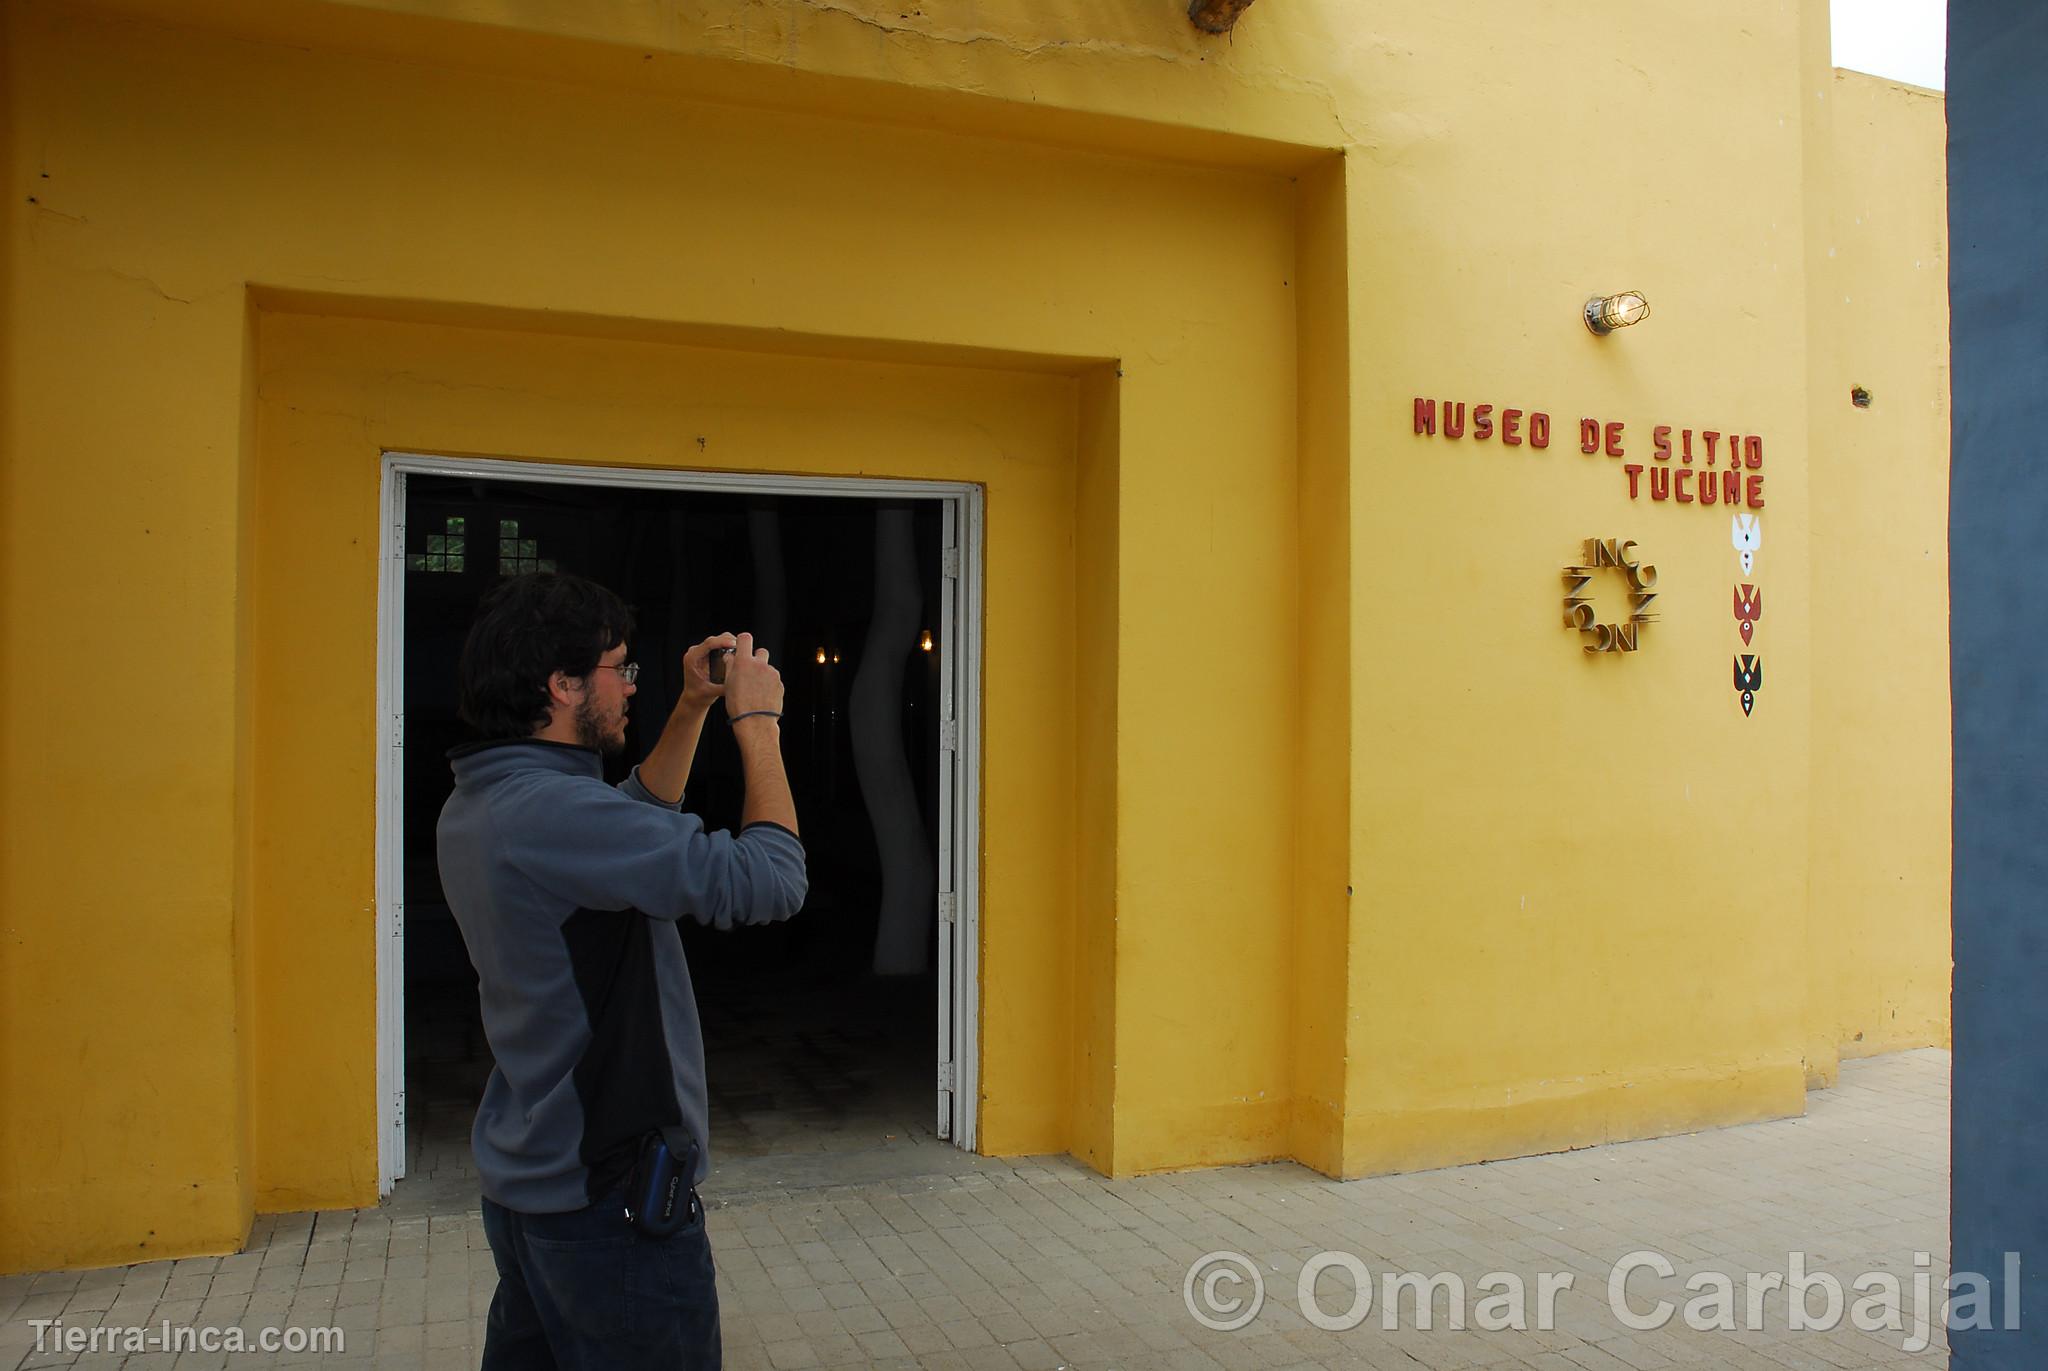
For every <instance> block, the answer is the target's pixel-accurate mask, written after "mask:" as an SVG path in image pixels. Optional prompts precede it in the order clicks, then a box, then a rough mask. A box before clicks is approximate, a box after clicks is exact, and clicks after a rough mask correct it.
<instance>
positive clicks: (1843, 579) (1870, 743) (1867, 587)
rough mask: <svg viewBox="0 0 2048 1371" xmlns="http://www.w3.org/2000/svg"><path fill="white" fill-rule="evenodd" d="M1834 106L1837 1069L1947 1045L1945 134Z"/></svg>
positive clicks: (1908, 106)
mask: <svg viewBox="0 0 2048 1371" xmlns="http://www.w3.org/2000/svg"><path fill="white" fill-rule="evenodd" d="M1830 97H1831V98H1830V100H1829V102H1828V103H1829V105H1830V107H1831V110H1832V121H1831V125H1832V143H1831V158H1830V162H1831V179H1830V180H1828V181H1827V182H1824V183H1822V184H1821V185H1820V186H1817V187H1816V192H1817V194H1821V193H1824V194H1825V212H1826V213H1827V215H1828V216H1829V219H1830V223H1829V225H1828V231H1827V236H1826V239H1825V248H1824V250H1823V251H1822V253H1821V254H1820V256H1819V260H1818V261H1817V262H1816V263H1815V267H1814V281H1813V290H1814V292H1815V294H1816V296H1817V298H1818V302H1819V304H1820V306H1821V308H1819V309H1817V310H1816V318H1817V319H1819V320H1822V321H1824V322H1823V325H1822V326H1821V327H1819V328H1817V329H1816V337H1815V348H1816V352H1817V354H1818V357H1817V361H1818V365H1817V367H1816V369H1815V370H1816V383H1815V394H1814V395H1813V396H1812V403H1813V416H1814V432H1815V435H1816V443H1815V450H1814V454H1813V493H1814V512H1813V588H1814V614H1813V658H1814V673H1815V674H1814V702H1813V719H1814V722H1813V835H1814V839H1813V918H1814V925H1815V930H1816V933H1817V934H1818V935H1819V936H1818V937H1817V938H1816V941H1815V944H1814V949H1813V950H1814V956H1815V960H1816V968H1815V969H1816V973H1817V975H1818V976H1819V977H1820V978H1821V979H1820V983H1821V984H1823V985H1825V986H1827V987H1829V991H1830V993H1829V994H1828V996H1826V997H1825V998H1821V999H1820V1000H1819V1004H1818V1005H1817V1008H1819V1009H1820V1010H1821V1011H1822V1012H1823V1014H1824V1016H1825V1018H1824V1020H1823V1022H1822V1023H1821V1024H1819V1025H1818V1027H1819V1028H1820V1030H1821V1031H1822V1033H1823V1036H1824V1037H1832V1038H1833V1039H1834V1041H1835V1042H1836V1043H1837V1044H1838V1048H1839V1051H1840V1054H1841V1055H1842V1056H1844V1057H1854V1056H1864V1055H1868V1054H1870V1053H1873V1052H1889V1051H1895V1050H1898V1049H1901V1048H1909V1047H1925V1046H1929V1045H1946V1044H1947V1042H1948V1032H1949V918H1948V913H1949V791H1950V787H1949V780H1950V757H1949V729H1948V719H1949V671H1948V667H1949V659H1948V551H1949V549H1948V498H1947V497H1948V475H1949V382H1948V374H1949V373H1948V220H1947V214H1946V205H1947V199H1946V189H1947V181H1946V177H1945V175H1944V170H1943V169H1944V158H1945V147H1944V141H1945V139H1946V136H1947V128H1946V124H1945V121H1944V117H1943V116H1944V105H1943V100H1942V97H1941V96H1940V95H1938V94H1936V93H1934V92H1932V91H1926V90H1921V89H1919V88H1918V87H1913V86H1903V85H1899V84H1897V83H1896V82H1891V81H1886V80H1883V79H1881V78H1879V77H1875V76H1866V75H1864V74H1862V73H1860V72H1849V71H1838V72H1835V73H1834V80H1833V87H1832V90H1831V92H1830ZM1855 386H1861V387H1863V388H1864V389H1866V390H1868V391H1869V392H1870V397H1871V398H1870V406H1869V408H1868V409H1859V408H1857V407H1856V406H1855V405H1854V404H1852V403H1851V399H1850V390H1851V388H1852V387H1855ZM1957 584H1958V585H1959V586H1961V585H1966V584H1969V578H1968V577H1964V578H1962V579H1961V580H1959V581H1958V583H1957ZM1984 593H1986V594H1993V595H1995V594H1998V593H2000V591H1999V590H1998V589H1997V588H1996V587H1995V585H1992V584H1990V583H1989V582H1987V584H1986V587H1985V591H1984ZM1773 608H1775V606H1773ZM1766 613H1767V620H1768V614H1769V611H1766ZM1823 1065H1825V1063H1823ZM1823 1074H1831V1073H1823Z"/></svg>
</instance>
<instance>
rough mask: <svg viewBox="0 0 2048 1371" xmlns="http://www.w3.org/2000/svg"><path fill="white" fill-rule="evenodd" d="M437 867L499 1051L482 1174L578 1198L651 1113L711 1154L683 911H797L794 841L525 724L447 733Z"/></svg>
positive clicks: (725, 920) (801, 882)
mask: <svg viewBox="0 0 2048 1371" xmlns="http://www.w3.org/2000/svg"><path fill="white" fill-rule="evenodd" d="M449 760H450V762H451V763H452V764H453V766H454V768H455V793H454V794H453V795H451V796H449V797H448V803H447V804H446V806H444V807H443V808H442V810H441V824H440V832H439V856H440V865H441V887H442V890H443V891H444V892H445V893H446V894H447V897H448V904H449V907H450V908H451V909H452V910H453V911H454V913H455V920H456V922H457V923H458V924H459V925H460V926H461V928H462V937H463V941H464V942H465V943H467V944H468V946H469V959H470V961H471V963H472V964H473V965H474V966H475V967H476V973H477V981H478V992H479V996H480V998H481V1000H482V1004H483V1020H484V1036H485V1037H486V1038H487V1039H488V1040H489V1041H490V1045H491V1052H492V1054H493V1055H494V1056H495V1057H496V1058H497V1065H496V1067H495V1069H493V1070H492V1072H491V1077H490V1080H489V1082H488V1083H487V1084H486V1085H485V1086H484V1097H483V1103H482V1104H481V1105H480V1106H479V1107H478V1109H477V1114H476V1126H475V1128H474V1129H473V1130H472V1132H471V1142H472V1143H473V1145H474V1146H475V1149H476V1164H477V1171H478V1172H479V1173H480V1174H481V1176H482V1179H483V1191H484V1194H486V1195H488V1196H489V1197H490V1198H492V1199H493V1200H496V1201H497V1202H498V1203H499V1204H502V1205H504V1206H505V1207H506V1208H508V1209H515V1210H519V1211H521V1212H524V1213H530V1214H546V1213H559V1212H562V1211H564V1210H570V1209H580V1208H583V1207H584V1206H586V1205H588V1204H591V1203H592V1202H594V1201H595V1200H597V1199H598V1198H599V1197H601V1196H602V1195H604V1194H605V1193H606V1192H607V1191H608V1190H609V1189H610V1188H611V1187H612V1186H614V1185H615V1184H617V1182H618V1181H619V1180H620V1179H621V1178H622V1177H623V1176H624V1174H625V1172H626V1170H627V1169H628V1167H629V1166H630V1165H631V1163H632V1161H633V1158H634V1155H635V1153H636V1152H637V1150H638V1147H639V1143H640V1140H641V1139H642V1138H644V1137H645V1136H646V1135H647V1134H648V1133H649V1132H650V1131H652V1130H654V1129H660V1130H662V1131H663V1132H664V1133H665V1134H667V1135H668V1138H669V1142H670V1145H671V1147H673V1148H675V1149H676V1150H677V1151H678V1153H680V1152H681V1151H682V1150H683V1148H684V1147H685V1146H686V1144H687V1143H688V1142H689V1141H690V1140H692V1139H694V1140H695V1141H696V1143H697V1152H698V1165H697V1175H696V1179H697V1180H702V1179H703V1177H704V1174H705V1172H706V1171H707V1170H708V1169H709V1167H710V1130H709V1127H708V1124H707V1119H706V1114H707V1103H706V1099H705V1092H704V1037H703V1030H702V1028H701V1027H700V1025H699V1023H698V1019H697V997H696V995H695V993H694V992H693V991H692V990H691V988H690V968H689V965H688V963H687V962H686V961H685V960H684V958H683V947H682V940H681V939H680V938H679V937H678V936H677V934H676V930H675V928H674V927H673V925H674V923H675V922H676V920H678V919H682V918H692V919H696V920H697V921H698V922H700V923H706V924H712V925H715V926H717V927H719V928H729V927H731V926H732V925H733V924H736V923H770V922H773V921H775V920H779V919H786V918H788V917H789V916H790V915H792V914H794V913H796V911H797V910H798V908H800V907H801V906H802V904H803V902H804V895H805V893H806V891H807V890H808V888H809V886H808V882H807V880H806V877H805V873H804V849H803V844H802V843H800V842H798V841H797V838H796V835H795V834H793V833H791V832H789V831H788V830H787V829H785V828H783V827H781V826H780V825H778V824H767V823H756V824H749V825H747V826H746V827H745V828H744V829H742V830H741V831H740V833H739V834H738V835H737V836H735V835H733V834H731V833H726V832H723V831H720V832H716V833H708V832H706V831H705V829H704V824H703V821H702V820H700V819H698V818H697V817H696V816H695V815H693V814H685V813H683V812H682V811H681V809H680V808H679V806H676V805H668V804H664V803H662V802H661V801H660V800H658V799H656V798H655V797H654V795H653V793H652V792H651V791H649V790H648V789H647V787H646V786H644V785H642V784H641V783H640V772H639V770H638V768H635V769H634V771H633V774H632V775H630V776H628V777H627V778H626V779H625V781H623V782H622V783H620V784H619V785H618V786H617V787H616V788H614V787H612V786H608V785H606V784H605V783H604V770H603V763H602V761H601V760H600V759H599V757H598V754H597V753H596V752H594V751H592V750H591V749H589V748H584V747H575V746H570V745H567V744H563V743H551V742H542V741H539V740H537V739H531V738H528V739H518V740H513V741H509V742H500V743H480V744H476V745H473V746H470V747H464V748H457V749H456V750H455V751H453V752H451V753H449Z"/></svg>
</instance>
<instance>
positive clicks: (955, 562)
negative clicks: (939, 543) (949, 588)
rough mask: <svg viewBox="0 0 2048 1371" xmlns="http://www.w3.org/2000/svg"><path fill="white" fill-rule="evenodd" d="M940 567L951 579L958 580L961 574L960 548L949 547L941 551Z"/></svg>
mask: <svg viewBox="0 0 2048 1371" xmlns="http://www.w3.org/2000/svg"><path fill="white" fill-rule="evenodd" d="M939 568H940V570H941V571H942V572H944V574H945V575H946V577H947V578H948V579H949V580H957V579H958V578H959V576H960V549H959V548H957V547H949V548H947V549H946V550H945V551H944V552H941V553H940V554H939Z"/></svg>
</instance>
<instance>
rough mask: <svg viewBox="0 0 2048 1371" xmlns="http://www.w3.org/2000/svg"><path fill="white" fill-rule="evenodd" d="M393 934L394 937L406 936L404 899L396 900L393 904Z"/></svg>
mask: <svg viewBox="0 0 2048 1371" xmlns="http://www.w3.org/2000/svg"><path fill="white" fill-rule="evenodd" d="M391 936H392V937H394V938H403V937H404V936H405V905H404V903H403V902H402V901H401V902H396V903H394V904H393V905H392V906H391Z"/></svg>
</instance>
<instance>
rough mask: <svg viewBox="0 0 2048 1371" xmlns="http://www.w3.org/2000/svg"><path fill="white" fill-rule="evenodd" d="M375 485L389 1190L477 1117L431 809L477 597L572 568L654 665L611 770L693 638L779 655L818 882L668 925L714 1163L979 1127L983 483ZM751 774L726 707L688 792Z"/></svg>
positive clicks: (406, 459) (542, 478) (904, 1141)
mask: <svg viewBox="0 0 2048 1371" xmlns="http://www.w3.org/2000/svg"><path fill="white" fill-rule="evenodd" d="M384 494H385V514H386V520H385V532H384V541H385V547H384V549H383V552H384V556H383V559H382V568H383V585H382V587H381V590H382V594H381V596H380V603H381V624H380V641H381V648H382V661H381V663H380V675H379V698H380V708H379V722H380V724H381V725H382V726H383V728H384V730H385V732H386V733H387V735H388V742H389V744H390V745H389V746H388V747H386V748H383V749H381V750H380V752H381V761H382V766H381V768H380V803H379V822H378V856H379V861H378V894H379V904H380V918H379V925H378V926H379V932H380V942H381V943H382V944H383V946H382V950H381V954H380V957H379V976H378V993H379V1024H380V1052H379V1061H378V1071H379V1085H380V1090H379V1096H380V1101H381V1106H382V1107H381V1112H382V1115H383V1117H382V1119H381V1120H380V1123H381V1128H380V1149H379V1150H380V1171H381V1189H382V1191H383V1192H384V1193H388V1192H389V1190H390V1188H391V1186H392V1184H393V1183H394V1182H395V1181H397V1180H398V1179H400V1178H403V1177H408V1176H414V1177H427V1178H433V1179H438V1180H446V1181H451V1182H456V1183H461V1182H463V1181H464V1180H465V1179H466V1180H467V1181H468V1182H470V1183H473V1179H474V1173H473V1168H472V1166H471V1163H470V1156H469V1141H468V1133H469V1123H470V1119H471V1118H472V1117H473V1115H474V1111H475V1107H476V1102H477V1099H478V1097H479V1096H480V1094H481V1091H482V1087H483V1083H484V1079H485V1078H486V1076H487V1075H488V1073H489V1071H490V1068H491V1063H490V1056H489V1049H488V1045H487V1044H486V1043H485V1042H484V1040H483V1035H482V1029H481V1024H480V1020H479V1018H478V1015H477V1008H476V988H475V977H474V974H473V972H472V971H471V969H470V966H469V961H468V956H467V953H466V950H465V949H464V947H463V944H462V940H461V937H460V934H459V932H458V931H457V929H456V926H455V923H454V921H453V917H452V915H451V914H450V913H449V911H448V909H447V906H446V903H445V901H444V900H443V898H442V895H441V891H440V885H439V879H438V874H437V872H436V870H435V863H434V826H435V822H436V820H437V818H438V815H439V811H440V807H441V804H442V802H443V800H445V798H446V796H447V793H448V791H449V788H450V785H451V780H450V777H449V773H448V768H447V764H446V761H445V753H446V751H447V750H448V749H449V748H450V747H453V746H456V745H458V744H460V743H462V742H465V741H469V740H470V736H471V735H470V734H469V732H468V730H467V729H466V727H465V726H464V725H462V724H461V722H460V721H459V719H457V717H456V714H455V674H456V664H457V661H458V659H459V657H460V652H461V645H462V639H463V636H464V634H465V633H466V631H467V628H468V624H469V620H470V616H471V615H472V613H473V612H474V609H475V606H476V604H477V602H478V601H479V600H480V599H481V598H482V596H483V595H484V594H485V593H486V592H487V591H488V590H489V589H490V588H491V586H493V585H495V584H497V583H498V581H499V580H500V579H502V577H504V576H507V575H514V574H520V573H523V572H529V571H563V572H574V573H576V574H579V575H584V576H587V577H589V578H590V579H592V580H595V581H598V582H600V583H602V584H605V585H608V586H610V587H611V588H612V589H614V590H616V591H618V592H619V593H620V595H621V596H622V598H624V599H625V600H626V601H627V602H628V603H629V604H631V605H632V606H633V607H634V610H635V613H636V616H637V620H638V623H637V627H636V631H635V635H634V639H633V641H632V642H631V644H630V648H631V655H632V656H633V657H634V658H635V659H637V660H638V661H639V662H640V663H641V670H642V674H641V677H640V683H639V690H638V693H637V695H636V696H635V698H634V701H633V712H632V714H631V715H630V716H629V723H628V738H627V748H626V751H625V753H624V755H623V757H621V758H620V759H618V760H617V761H616V762H614V763H608V768H607V778H608V779H609V780H613V781H616V780H618V779H620V778H621V777H623V775H624V774H625V771H626V769H627V767H628V766H629V765H630V763H631V761H632V760H633V759H636V758H637V757H639V756H641V755H644V753H645V752H646V750H647V748H648V747H649V746H650V745H651V744H652V742H653V739H654V736H655V735H656V733H658V731H659V729H660V727H661V724H662V722H663V721H664V720H665V719H666V717H667V715H668V712H669V708H670V706H671V705H672V704H673V702H674V700H675V699H676V697H677V695H678V693H679V691H680V687H681V657H682V652H683V649H684V648H685V647H686V646H688V645H689V644H691V643H694V642H697V641H700V640H701V639H703V638H704V637H706V636H708V635H709V634H711V633H714V632H719V631H724V630H727V629H731V630H735V631H737V630H740V629H748V630H750V631H753V632H754V633H755V634H756V637H757V639H758V640H759V641H760V642H761V644H762V645H763V646H766V647H767V648H768V649H769V651H770V653H771V655H772V660H774V661H775V662H776V663H777V665H778V666H779V667H780V669H781V672H782V676H783V682H784V688H785V693H786V698H785V705H784V714H785V718H784V727H783V751H784V757H785V761H786V763H787V765H788V767H789V771H790V779H791V784H792V788H793V790H794V791H795V794H796V798H797V804H798V813H799V815H800V816H801V821H802V825H803V836H804V843H805V848H806V854H807V859H808V864H809V869H810V894H809V897H808V899H807V901H806V903H805V906H804V908H803V909H802V910H801V911H800V912H799V913H798V914H797V915H796V916H795V917H794V918H792V919H791V920H790V921H789V922H788V923H786V924H780V925H773V926H769V927H761V928H735V929H730V930H726V931H723V932H720V931H717V930H712V929H708V928H704V927H702V926H700V925H696V924H693V923H691V922H689V921H684V922H683V923H682V924H680V925H679V936H680V937H681V938H682V940H683V944H684V950H685V953H686V955H687V956H688V958H689V960H690V964H691V972H692V979H693V981H694V982H695V985H696V991H697V996H698V1001H699V1008H700V1012H701V1016H702V1020H703V1025H704V1037H705V1058H706V1073H707V1078H708V1081H709V1090H710V1105H711V1131H712V1153H713V1158H714V1163H715V1164H716V1163H719V1162H721V1161H732V1160H735V1159H743V1158H748V1157H757V1156H777V1155H782V1154H785V1153H816V1152H820V1151H834V1150H860V1149H867V1148H881V1147H904V1146H918V1145H924V1144H934V1143H951V1144H955V1145H958V1146H961V1147H966V1148H969V1149H972V1148H973V1146H974V1135H975V1111H974V1109H973V1105H972V1102H973V1101H974V1099H975V1098H976V1092H975V1083H974V1075H975V1073H974V1071H973V1063H974V1062H975V1059H976V1054H975V1050H974V1049H975V1029H976V1022H975V1019H976V1013H975V1011H976V1006H977V1002H978V994H977V987H976V984H975V982H976V975H975V973H976V969H977V968H976V962H977V957H976V955H975V949H976V946H977V942H976V938H975V936H974V930H975V928H976V926H977V925H976V909H975V901H974V899H973V898H972V892H973V891H974V889H975V885H974V870H975V862H974V860H973V858H974V855H975V853H976V851H977V846H976V827H975V820H976V815H977V811H978V804H977V803H976V801H975V787H976V785H977V776H976V768H975V767H974V766H973V765H972V762H973V758H974V756H975V753H974V739H975V725H976V722H977V714H976V710H975V705H976V703H977V702H978V699H979V688H978V687H979V669H978V663H979V623H978V615H977V613H976V606H978V604H979V586H978V581H979V570H980V531H981V503H980V491H979V489H978V488H977V487H973V486H965V485H954V484H941V483H924V482H905V481H866V480H842V479H799V478H744V477H731V476H723V475H716V474H707V473H654V472H645V471H623V470H602V469H592V468H580V467H558V466H543V465H540V464H535V463H526V462H515V461H495V460H456V459H446V458H431V457H418V456H410V455H404V454H390V455H387V457H386V458H385V471H384ZM742 793H743V787H742V786H741V782H740V772H739V765H738V754H737V751H736V749H735V748H734V746H733V743H732V739H731V736H730V733H729V732H728V731H726V730H725V728H724V726H723V716H722V714H720V713H719V712H718V711H715V710H714V711H713V716H712V720H711V721H710V723H709V724H708V726H707V728H706V730H705V734H704V738H703V741H702V743H701V744H700V746H699V749H698V754H697V759H696V763H695V765H694V767H693V769H692V774H691V780H690V788H689V793H688V794H687V795H686V796H685V801H684V802H685V806H686V807H687V808H688V809H690V810H691V811H692V812H695V813H697V814H698V815H699V816H700V817H702V818H703V820H704V821H705V823H706V825H707V826H708V827H712V828H719V827H726V828H733V827H737V825H738V820H739V809H740V802H741V797H742Z"/></svg>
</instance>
